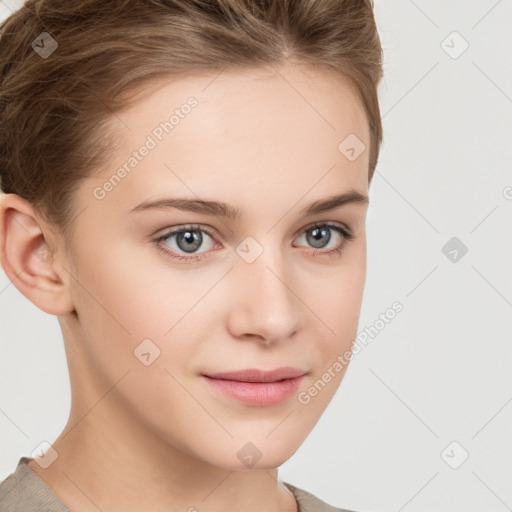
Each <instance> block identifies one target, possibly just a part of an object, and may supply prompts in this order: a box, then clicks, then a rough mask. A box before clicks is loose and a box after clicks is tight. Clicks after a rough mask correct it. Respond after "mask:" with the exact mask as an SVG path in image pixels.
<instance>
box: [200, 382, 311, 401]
mask: <svg viewBox="0 0 512 512" xmlns="http://www.w3.org/2000/svg"><path fill="white" fill-rule="evenodd" d="M303 377H304V375H301V376H300V377H295V378H293V379H285V380H280V381H277V382H240V381H236V380H223V379H212V378H211V377H207V376H206V375H203V378H204V379H205V380H206V381H207V382H208V383H209V384H210V385H211V386H213V387H214V388H215V389H217V390H218V391H220V392H222V393H224V394H225V395H228V396H230V397H232V398H235V399H237V400H240V401H241V402H245V403H246V404H249V405H255V406H258V407H268V406H270V405H276V404H279V403H281V402H284V401H285V400H287V399H288V398H290V397H291V396H292V395H294V394H295V393H296V392H297V390H298V389H299V384H300V381H301V380H302V378H303Z"/></svg>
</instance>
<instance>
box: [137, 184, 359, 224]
mask: <svg viewBox="0 0 512 512" xmlns="http://www.w3.org/2000/svg"><path fill="white" fill-rule="evenodd" d="M368 202H369V199H368V197H367V196H366V195H364V194H361V193H360V192H358V191H356V190H351V191H349V192H345V193H343V194H338V195H335V196H331V197H327V198H325V199H319V200H318V201H315V202H313V203H311V204H310V205H308V206H306V207H305V208H303V209H302V210H301V211H300V213H301V215H304V216H309V215H314V214H316V213H323V212H327V211H330V210H334V209H336V208H340V207H341V206H345V205H346V204H350V203H364V204H368ZM168 209H177V210H182V211H186V212H195V213H203V214H205V215H213V216H217V217H225V218H229V219H233V220H238V219H240V218H241V217H242V215H241V212H240V210H239V209H238V208H236V207H234V206H233V205H231V204H229V203H223V202H220V201H206V200H203V199H188V198H179V197H165V198H162V199H156V200H154V201H149V200H148V201H143V202H142V203H140V204H138V205H137V206H135V207H134V208H132V209H131V210H130V213H132V212H141V211H148V210H168Z"/></svg>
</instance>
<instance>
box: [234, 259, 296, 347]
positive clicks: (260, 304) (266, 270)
mask: <svg viewBox="0 0 512 512" xmlns="http://www.w3.org/2000/svg"><path fill="white" fill-rule="evenodd" d="M229 279H230V280H231V282H230V283H229V286H230V290H232V296H231V297H230V299H231V303H230V310H229V316H228V329H229V331H230V332H231V334H232V335H233V336H234V337H236V338H251V339H253V338H257V339H258V340H259V341H261V342H263V343H264V344H265V345H269V344H274V343H278V342H283V341H286V340H287V339H288V338H290V337H291V336H292V335H293V334H294V333H295V332H296V331H298V330H299V329H300V327H301V319H302V317H301V314H300V313H301V304H302V302H301V300H300V298H299V297H298V295H297V292H296V291H295V290H294V285H295V284H296V282H295V280H294V278H293V268H292V267H290V265H289V264H287V263H286V261H285V259H284V257H283V255H282V254H279V251H278V250H276V251H270V250H268V249H265V250H264V251H263V253H262V254H261V255H260V256H259V257H258V258H257V259H256V260H255V261H253V262H252V263H247V262H246V261H243V260H242V259H240V260H237V261H236V263H235V267H234V268H233V270H232V272H230V274H229Z"/></svg>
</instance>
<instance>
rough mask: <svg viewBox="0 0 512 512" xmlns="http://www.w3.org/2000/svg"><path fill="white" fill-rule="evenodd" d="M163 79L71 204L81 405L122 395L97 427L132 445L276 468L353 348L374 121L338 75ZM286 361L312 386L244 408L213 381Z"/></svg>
mask: <svg viewBox="0 0 512 512" xmlns="http://www.w3.org/2000/svg"><path fill="white" fill-rule="evenodd" d="M157 85H158V84H157ZM159 85H160V87H157V88H156V89H155V91H156V92H153V93H152V94H151V95H149V96H148V97H146V98H144V99H142V100H139V101H138V102H137V103H136V104H135V105H134V106H133V107H131V108H130V110H127V111H125V112H123V113H120V114H118V115H117V116H115V117H113V118H112V124H111V126H112V129H113V130H115V131H116V133H118V134H119V137H120V140H121V145H120V147H119V148H116V149H115V151H114V149H113V154H112V158H111V164H110V166H109V168H108V169H102V170H101V172H98V174H97V175H96V176H95V177H91V178H90V179H87V180H86V181H84V182H83V183H82V185H81V187H80V189H79V190H78V192H77V195H76V201H77V203H76V211H77V212H80V213H79V214H78V216H77V217H76V219H75V226H76V228H75V240H74V246H73V249H74V255H73V257H72V258H71V256H68V257H69V259H68V260H67V261H66V262H65V263H64V265H68V266H66V268H67V269H68V270H69V271H70V273H71V275H72V276H73V278H70V279H69V283H68V284H69V289H70V294H71V296H72V299H73V303H74V307H75V310H76V316H75V315H63V316H60V317H59V319H60V321H61V325H63V329H64V335H65V339H66V348H67V350H68V352H69V351H70V352H71V353H72V357H71V358H70V361H69V365H70V372H71V381H72V392H73V408H74V410H75V411H77V410H78V409H79V408H82V409H83V410H82V414H85V413H87V412H88V411H89V410H90V408H91V406H92V405H93V404H94V403H95V402H96V401H97V400H98V399H99V398H100V397H101V396H103V395H104V393H105V392H106V391H107V390H109V389H110V390H111V391H110V394H109V397H110V398H112V397H115V400H113V399H111V400H110V401H109V402H108V404H109V405H108V408H104V409H103V410H102V412H101V415H100V413H99V410H100V409H101V406H100V407H99V408H98V410H97V413H98V418H100V417H101V418H102V421H103V424H102V425H101V428H102V429H112V430H114V429H119V430H116V434H117V433H118V434H119V436H120V438H121V437H122V436H123V435H124V434H123V433H126V432H127V431H131V432H132V434H133V435H135V432H136V433H137V434H136V435H137V436H138V441H140V442H141V443H143V439H144V438H145V436H147V437H148V438H149V437H151V439H152V442H155V440H156V442H157V443H161V442H162V444H161V446H162V447H165V446H172V447H173V449H175V448H177V449H179V450H180V451H183V452H185V453H187V454H189V455H191V456H193V457H195V458H198V459H201V460H202V461H205V462H207V463H209V464H213V465H215V466H218V467H223V468H226V469H231V470H235V469H236V470H239V469H245V468H249V467H254V468H270V467H277V466H279V465H280V464H282V463H283V462H284V461H286V460H287V459H288V458H289V457H290V456H291V455H292V454H293V453H294V452H295V451H296V450H297V449H298V447H299V446H300V445H301V443H302V442H303V441H304V439H305V438H306V437H307V435H308V434H309V432H310V431H311V429H312V428H313V426H314V425H315V423H316V422H317V421H318V419H319V418H320V416H321V414H322V412H323V411H324V409H325V408H326V406H327V404H328V403H329V401H330V400H331V398H332V397H333V395H334V393H335V392H336V390H337V388H338V386H339V385H340V382H341V379H342V378H343V375H344V373H345V371H346V360H347V357H346V355H344V354H346V352H347V351H348V350H350V348H351V344H352V341H353V340H354V338H355V336H356V331H357V324H358V319H359V312H360V307H361V301H362V294H363V287H364V282H365V275H366V232H365V218H366V211H367V206H368V205H367V202H366V201H364V200H363V201H357V200H355V196H356V195H357V194H360V195H361V196H363V197H364V196H367V195H368V162H369V154H368V153H369V147H370V134H369V129H368V125H367V121H366V117H365V114H364V110H363V107H362V106H361V104H360V103H359V101H358V99H357V98H356V96H355V94H354V92H353V91H352V89H351V88H350V87H349V85H348V83H347V82H346V81H345V80H344V79H343V78H342V77H340V76H339V75H334V74H331V73H329V72H327V71H321V70H318V69H314V68H310V67H305V66H298V65H295V66H293V65H287V66H285V67H281V68H279V70H278V72H277V71H272V70H270V71H266V72H263V71H255V70H253V71H246V72H238V71H237V72H235V71H225V72H223V73H220V75H219V74H218V73H211V74H208V75H206V74H205V75H195V76H187V77H181V78H180V79H179V80H176V79H168V80H167V81H165V82H163V81H162V82H160V84H159ZM165 123H167V125H166V124H165ZM347 137H348V138H347ZM144 148H145V149H144ZM123 166H124V170H119V169H121V168H123ZM344 194H346V195H347V197H346V199H348V201H346V202H345V203H343V205H341V204H340V203H336V204H335V205H334V206H335V207H334V208H329V209H327V208H320V209H318V208H317V211H316V213H307V210H308V209H309V208H310V207H311V206H314V205H318V204H319V202H323V201H326V200H327V199H330V198H333V197H334V196H340V195H344ZM177 199H180V200H181V202H180V203H174V207H172V206H171V205H170V201H171V200H172V201H176V200H177ZM166 201H169V206H167V207H165V202H166ZM200 201H205V202H208V204H207V205H206V206H205V205H203V206H201V205H200V203H199V202H200ZM153 202H154V203H155V205H154V206H151V203H153ZM214 203H215V204H216V203H222V204H225V205H229V206H226V211H225V208H224V206H222V207H219V206H215V204H214ZM143 204H144V205H145V207H142V206H141V205H143ZM158 204H160V207H158V206H157V205H158ZM326 206H327V207H328V206H329V205H326ZM330 206H333V204H331V205H330ZM228 208H229V209H230V208H233V209H234V210H235V211H236V213H237V215H236V216H235V215H231V214H227V215H224V214H223V213H227V211H230V210H227V209H228ZM191 225H192V226H191ZM315 225H316V226H317V228H315V227H314V226H315ZM183 227H188V228H189V231H188V234H187V231H186V230H185V232H184V233H181V234H179V233H178V234H176V233H175V234H173V233H172V232H173V231H176V230H178V229H179V228H183ZM338 228H339V230H338ZM344 232H345V233H346V232H348V235H344V234H343V233H344ZM164 235H165V236H166V238H164ZM349 235H352V239H349ZM157 238H162V239H161V240H160V241H157ZM339 248H342V252H339V251H338V249H339ZM340 361H343V362H340ZM282 367H292V368H295V369H298V370H299V371H300V373H303V374H305V375H304V376H303V377H301V378H300V379H298V380H297V381H295V387H293V385H291V384H290V386H289V387H287V386H288V384H286V383H284V384H283V383H281V384H274V385H270V384H261V383H260V384H255V383H253V384H252V385H246V386H245V387H244V386H243V385H241V384H239V385H234V392H235V393H237V394H238V396H234V395H229V394H227V393H226V392H224V391H222V390H221V389H224V388H223V387H222V386H214V385H213V382H212V380H211V379H208V378H207V377H205V376H204V375H205V374H213V373H218V372H232V371H237V370H244V369H259V370H274V369H278V368H282ZM224 383H225V384H226V382H224ZM217 384H222V382H221V381H217ZM227 384H229V382H228V383H227ZM258 386H259V387H258ZM287 389H288V390H289V392H288V394H286V392H285V391H286V390H287ZM242 395H243V396H242ZM243 397H245V400H244V399H243ZM106 403H107V402H105V404H106ZM78 416H80V414H78ZM92 418H93V415H92V416H90V417H89V421H93V420H92ZM120 425H122V426H120ZM121 432H123V433H121Z"/></svg>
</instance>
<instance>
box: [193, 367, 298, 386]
mask: <svg viewBox="0 0 512 512" xmlns="http://www.w3.org/2000/svg"><path fill="white" fill-rule="evenodd" d="M306 373H307V372H306V371H304V370H301V369H299V368H292V367H291V366H284V367H282V368H276V369H275V370H260V369H258V368H246V369H244V370H236V371H231V372H220V373H204V374H203V375H204V376H205V377H210V378H212V379H221V380H236V381H239V382H277V381H279V380H284V379H294V378H296V377H300V376H302V375H305V374H306Z"/></svg>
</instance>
